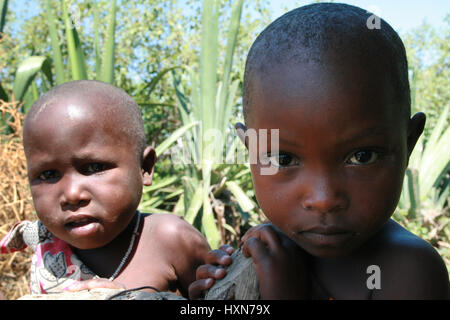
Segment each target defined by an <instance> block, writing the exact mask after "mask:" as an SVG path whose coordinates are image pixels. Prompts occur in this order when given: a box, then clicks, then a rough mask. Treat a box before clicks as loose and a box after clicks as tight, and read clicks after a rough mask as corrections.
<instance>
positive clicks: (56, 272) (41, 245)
mask: <svg viewBox="0 0 450 320" xmlns="http://www.w3.org/2000/svg"><path fill="white" fill-rule="evenodd" d="M27 247H30V248H31V249H32V250H33V251H34V255H33V258H32V260H31V270H30V271H31V272H30V289H31V294H47V293H57V292H62V291H64V290H65V289H67V288H68V287H69V286H70V285H72V284H73V283H75V282H78V281H83V280H88V279H93V278H98V276H97V275H95V274H94V273H93V272H92V271H91V270H89V268H88V267H87V266H86V265H85V264H84V263H83V262H82V261H81V260H80V259H79V258H78V257H77V256H76V255H75V253H74V252H73V250H72V248H71V247H70V246H69V245H68V244H67V243H66V242H64V241H62V240H61V239H58V238H57V237H55V236H54V235H53V234H52V233H51V232H50V231H48V230H47V228H46V227H45V226H44V225H43V224H42V223H41V222H40V221H34V222H30V221H23V222H19V223H17V224H15V225H14V227H13V228H12V229H11V231H9V232H8V234H7V235H6V236H5V237H4V238H3V239H2V240H1V242H0V253H2V254H7V253H12V252H16V251H21V250H24V249H25V248H27Z"/></svg>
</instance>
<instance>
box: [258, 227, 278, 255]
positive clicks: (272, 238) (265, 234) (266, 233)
mask: <svg viewBox="0 0 450 320" xmlns="http://www.w3.org/2000/svg"><path fill="white" fill-rule="evenodd" d="M258 238H259V239H261V241H262V242H264V243H265V244H266V245H267V246H268V247H269V250H270V251H272V252H273V251H276V250H277V248H279V247H280V246H281V243H280V238H279V237H278V234H277V232H276V231H275V230H274V229H273V228H272V227H269V226H268V227H265V228H261V229H260V230H259V231H258Z"/></svg>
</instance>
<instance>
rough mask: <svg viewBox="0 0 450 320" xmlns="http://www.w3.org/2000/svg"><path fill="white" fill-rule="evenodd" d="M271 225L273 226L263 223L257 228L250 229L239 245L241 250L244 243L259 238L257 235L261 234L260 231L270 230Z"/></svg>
mask: <svg viewBox="0 0 450 320" xmlns="http://www.w3.org/2000/svg"><path fill="white" fill-rule="evenodd" d="M271 225H272V224H269V223H263V224H259V225H257V226H254V227H251V228H250V229H248V230H247V232H246V233H245V234H244V236H243V237H242V239H241V243H240V244H239V247H240V248H241V247H242V245H243V244H244V242H245V241H247V240H248V239H250V238H251V237H254V236H257V234H258V233H259V231H260V230H261V229H263V228H268V227H270V226H271Z"/></svg>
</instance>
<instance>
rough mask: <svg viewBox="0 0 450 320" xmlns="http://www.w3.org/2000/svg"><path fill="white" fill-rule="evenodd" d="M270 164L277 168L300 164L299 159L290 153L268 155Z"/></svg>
mask: <svg viewBox="0 0 450 320" xmlns="http://www.w3.org/2000/svg"><path fill="white" fill-rule="evenodd" d="M268 160H269V161H270V165H271V166H273V167H276V168H284V167H290V166H296V165H298V164H299V162H298V159H297V158H296V157H295V156H293V155H290V154H288V153H280V154H278V155H274V156H271V155H269V156H268Z"/></svg>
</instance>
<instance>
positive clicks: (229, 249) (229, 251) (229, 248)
mask: <svg viewBox="0 0 450 320" xmlns="http://www.w3.org/2000/svg"><path fill="white" fill-rule="evenodd" d="M219 249H220V250H222V251H225V252H226V253H227V254H228V255H230V256H231V255H232V254H233V253H234V248H233V247H232V246H230V245H228V244H224V245H221V246H220V248H219Z"/></svg>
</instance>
